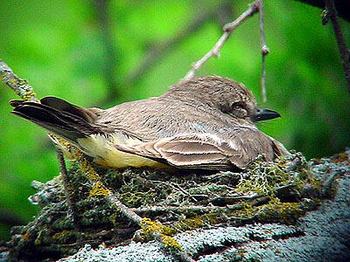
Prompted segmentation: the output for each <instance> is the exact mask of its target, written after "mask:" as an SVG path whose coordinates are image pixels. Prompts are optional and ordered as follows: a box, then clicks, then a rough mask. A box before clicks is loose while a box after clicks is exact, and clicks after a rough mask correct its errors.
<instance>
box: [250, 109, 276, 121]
mask: <svg viewBox="0 0 350 262" xmlns="http://www.w3.org/2000/svg"><path fill="white" fill-rule="evenodd" d="M280 116H281V115H280V114H279V113H277V112H276V111H272V110H270V109H266V108H263V109H259V108H258V109H257V110H256V113H255V116H253V121H262V120H268V119H274V118H277V117H280Z"/></svg>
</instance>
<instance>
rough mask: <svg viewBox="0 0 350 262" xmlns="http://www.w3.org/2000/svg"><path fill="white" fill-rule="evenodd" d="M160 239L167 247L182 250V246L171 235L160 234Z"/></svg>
mask: <svg viewBox="0 0 350 262" xmlns="http://www.w3.org/2000/svg"><path fill="white" fill-rule="evenodd" d="M160 239H161V241H162V243H163V245H164V246H165V247H167V248H172V249H176V250H180V251H182V250H183V247H182V246H181V244H180V243H179V242H178V241H177V240H176V239H175V238H173V237H171V236H168V235H164V234H161V235H160Z"/></svg>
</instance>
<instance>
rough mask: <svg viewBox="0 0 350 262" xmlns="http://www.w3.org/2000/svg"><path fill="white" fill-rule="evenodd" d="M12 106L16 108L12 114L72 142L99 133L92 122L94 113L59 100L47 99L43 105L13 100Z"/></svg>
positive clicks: (43, 101)
mask: <svg viewBox="0 0 350 262" xmlns="http://www.w3.org/2000/svg"><path fill="white" fill-rule="evenodd" d="M10 104H11V105H12V106H13V107H14V109H13V111H12V113H14V114H16V115H18V116H21V117H23V118H25V119H28V120H30V121H32V122H34V123H36V124H38V125H39V126H42V127H44V128H45V129H47V130H49V131H51V132H52V133H54V134H56V135H59V136H62V137H64V138H66V139H68V140H69V141H71V142H76V140H77V138H82V137H86V136H88V135H91V134H93V133H98V128H97V127H95V126H94V125H93V122H92V121H93V118H94V117H96V115H94V113H93V112H89V110H88V109H83V108H79V107H77V106H74V105H71V104H69V103H68V102H66V101H64V100H61V99H58V98H54V97H47V98H44V99H43V100H42V103H37V102H26V101H21V100H13V101H11V102H10Z"/></svg>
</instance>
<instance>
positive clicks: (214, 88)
mask: <svg viewBox="0 0 350 262" xmlns="http://www.w3.org/2000/svg"><path fill="white" fill-rule="evenodd" d="M170 92H171V93H177V94H178V95H181V96H186V100H187V99H189V98H190V97H192V98H193V99H195V100H199V101H200V102H202V103H205V104H208V105H209V106H211V107H214V108H216V109H218V110H220V111H221V112H223V113H225V114H228V115H230V116H231V117H233V118H235V119H239V120H245V121H249V122H257V121H261V120H268V119H273V118H277V117H280V114H279V113H277V112H275V111H272V110H270V109H261V108H258V107H257V104H256V100H255V97H254V96H253V94H252V93H251V92H250V90H249V89H248V88H246V87H245V86H244V85H243V84H242V83H238V82H235V81H232V80H230V79H227V78H223V77H219V76H206V77H199V78H194V79H192V80H189V81H184V82H182V83H180V84H179V85H175V86H174V87H173V88H172V89H171V90H170Z"/></svg>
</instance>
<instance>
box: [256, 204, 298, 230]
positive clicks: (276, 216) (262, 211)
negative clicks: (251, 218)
mask: <svg viewBox="0 0 350 262" xmlns="http://www.w3.org/2000/svg"><path fill="white" fill-rule="evenodd" d="M304 213H305V210H303V208H302V204H301V203H300V202H295V203H292V202H281V201H280V200H279V199H278V198H272V199H271V200H270V202H269V203H268V204H265V205H263V206H261V207H259V212H258V213H257V219H258V220H259V221H260V222H283V223H286V224H292V223H295V221H296V220H297V219H298V218H299V217H300V216H302V215H303V214H304Z"/></svg>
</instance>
